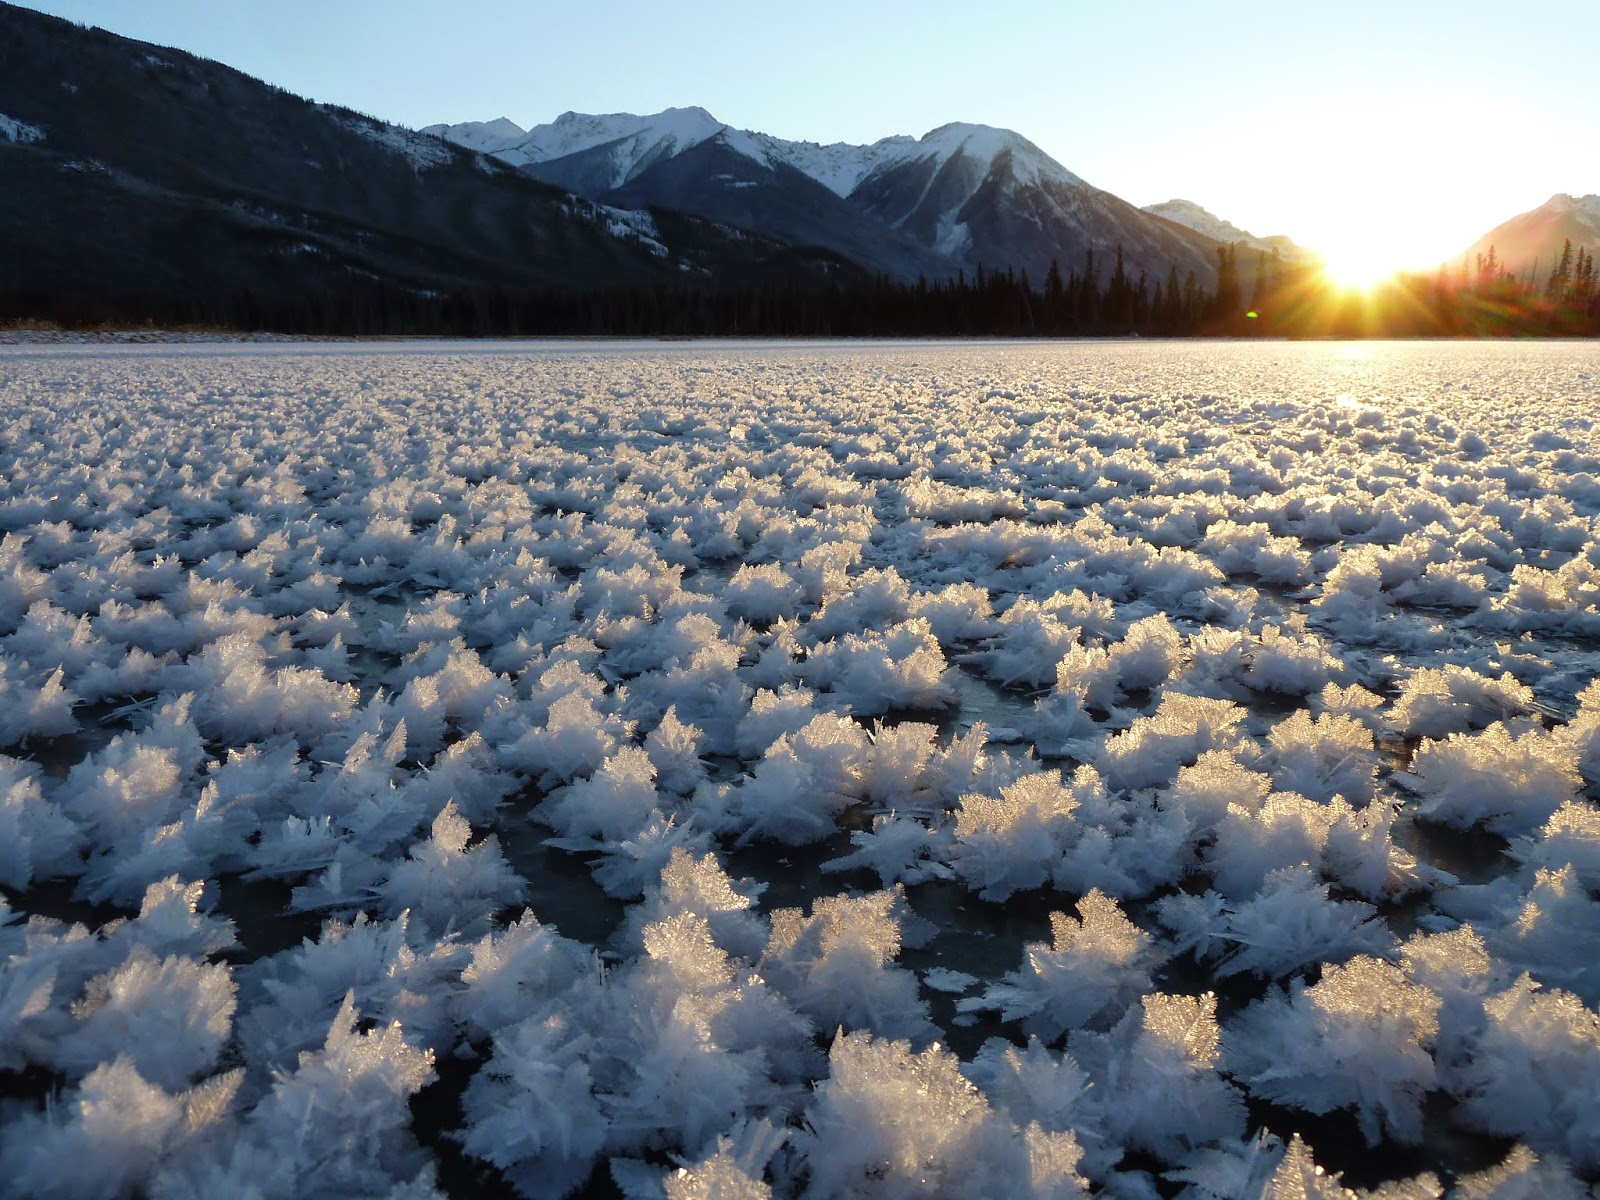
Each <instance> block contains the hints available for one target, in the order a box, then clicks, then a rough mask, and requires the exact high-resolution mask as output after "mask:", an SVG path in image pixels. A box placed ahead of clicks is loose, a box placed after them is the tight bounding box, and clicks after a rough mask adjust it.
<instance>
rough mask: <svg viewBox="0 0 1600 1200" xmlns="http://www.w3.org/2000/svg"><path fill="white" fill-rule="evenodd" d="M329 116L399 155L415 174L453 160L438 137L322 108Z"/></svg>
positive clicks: (330, 108) (333, 109)
mask: <svg viewBox="0 0 1600 1200" xmlns="http://www.w3.org/2000/svg"><path fill="white" fill-rule="evenodd" d="M320 107H321V108H322V109H323V111H324V112H326V113H328V115H329V116H332V117H334V118H335V119H336V120H338V121H339V122H340V123H342V124H343V125H344V126H345V128H346V129H349V130H351V131H352V132H353V133H359V134H361V135H362V136H363V137H366V138H371V139H372V140H373V141H375V142H377V143H378V144H379V145H380V146H382V147H383V148H384V149H386V150H388V151H390V152H391V153H393V154H398V155H400V156H401V157H402V158H404V159H405V160H406V161H407V162H409V163H410V164H411V169H412V170H413V171H426V170H430V169H431V168H433V167H442V166H444V165H445V164H446V163H448V162H449V161H450V158H451V151H450V148H449V147H448V146H445V145H442V144H441V143H440V142H439V140H438V139H437V138H433V137H428V136H426V135H424V134H422V133H419V132H417V131H416V130H413V129H405V128H402V127H401V126H399V125H390V124H388V123H386V122H384V121H378V120H374V119H373V118H371V117H363V116H358V115H355V114H352V113H349V112H347V111H345V110H343V109H338V108H334V107H333V106H331V105H326V104H325V105H321V106H320Z"/></svg>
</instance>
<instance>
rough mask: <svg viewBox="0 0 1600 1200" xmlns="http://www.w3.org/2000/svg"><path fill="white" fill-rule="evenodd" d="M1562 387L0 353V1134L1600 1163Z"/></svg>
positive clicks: (878, 356) (849, 354) (75, 1188)
mask: <svg viewBox="0 0 1600 1200" xmlns="http://www.w3.org/2000/svg"><path fill="white" fill-rule="evenodd" d="M691 115H692V114H691ZM379 132H380V133H381V132H382V131H381V130H380V131H379ZM489 132H493V131H485V134H486V135H487V133H489ZM580 132H581V131H580ZM983 133H984V131H982V130H973V129H970V128H965V129H953V130H948V131H940V136H941V137H942V138H944V141H947V142H949V147H946V148H945V149H941V150H940V151H939V152H940V153H941V154H946V153H948V154H954V153H955V149H954V148H955V147H956V146H957V144H958V143H959V144H960V145H961V146H964V147H967V148H968V149H969V150H970V149H971V147H973V146H979V147H980V148H982V146H984V145H987V143H984V142H983V138H982V137H981V136H980V135H981V134H983ZM946 135H948V136H946ZM585 136H587V135H585ZM930 137H932V135H930ZM574 144H576V143H574ZM930 144H931V143H930ZM408 145H409V144H408ZM433 145H434V146H435V149H436V150H437V152H438V153H446V152H447V151H446V150H444V149H440V148H439V147H438V144H437V143H433ZM940 145H941V146H942V145H943V142H941V143H940ZM401 149H402V150H407V152H408V153H409V150H408V149H407V147H401ZM812 149H814V150H816V153H817V155H819V156H822V157H826V150H827V149H828V148H812ZM897 152H898V151H897ZM907 152H908V153H909V150H908V151H907ZM985 152H987V151H985ZM819 161H820V159H819ZM423 165H426V163H423V162H419V166H423ZM619 219H620V218H619ZM1597 406H1600V374H1597V373H1596V372H1595V370H1594V367H1593V362H1592V347H1587V346H1583V345H1580V344H1576V343H1573V344H1557V343H1551V344H1520V345H1509V344H1496V345H1483V344H1429V345H1425V344H1418V345H1403V344H1392V345H1381V344H1362V345H1337V344H1316V345H1286V344H1276V343H1261V344H1250V343H1238V344H1218V343H1212V344H1205V345H1199V344H1160V343H1147V344H1139V345H1134V344H1130V343H1079V344H1072V345H1049V344H1016V345H1004V346H1001V345H988V344H982V343H966V344H938V343H904V344H896V343H880V344H871V345H850V346H846V345H805V344H783V345H778V344H759V343H743V344H722V343H695V344H644V343H539V344H531V343H530V344H516V343H475V344H465V343H428V344H422V343H415V344H412V343H384V344H361V343H328V344H312V343H290V344H224V343H205V342H190V343H184V344H173V345H167V346H147V345H139V344H128V343H126V342H121V343H119V342H110V343H89V342H77V341H72V340H64V339H58V340H57V341H55V342H53V343H48V342H47V343H36V344H20V345H7V346H4V347H0V411H3V412H4V415H5V423H4V425H3V427H0V429H3V432H0V464H3V470H0V1179H3V1180H4V1181H5V1183H4V1184H3V1185H0V1190H6V1192H7V1194H8V1195H9V1194H16V1195H19V1196H66V1195H70V1196H91V1195H92V1196H108V1197H119V1196H135V1195H139V1196H151V1197H157V1198H167V1197H190V1196H194V1197H199V1196H213V1195H221V1194H249V1195H256V1196H260V1197H264V1198H266V1197H280V1196H281V1197H289V1196H297V1195H305V1194H311V1193H326V1194H341V1195H352V1196H387V1195H394V1196H407V1197H411V1196H415V1197H424V1196H433V1195H440V1194H444V1195H464V1194H469V1193H478V1192H482V1191H483V1190H485V1189H488V1190H493V1189H495V1188H499V1189H501V1190H503V1191H509V1192H513V1193H516V1194H520V1195H524V1196H529V1197H560V1196H565V1195H568V1194H573V1193H584V1194H592V1195H601V1194H617V1192H620V1193H621V1194H623V1195H625V1196H629V1197H645V1196H649V1197H652V1198H653V1200H654V1198H667V1197H698V1196H737V1197H746V1196H748V1197H779V1198H783V1197H789V1198H794V1197H806V1198H808V1200H827V1198H832V1197H870V1196H883V1197H897V1198H898V1197H918V1196H928V1197H935V1196H953V1195H974V1196H977V1195H983V1196H1028V1195H1039V1196H1045V1195H1048V1196H1076V1195H1097V1194H1103V1195H1106V1196H1110V1197H1116V1198H1128V1200H1132V1198H1135V1197H1138V1198H1144V1197H1154V1196H1168V1197H1170V1196H1184V1197H1190V1198H1195V1200H1199V1198H1206V1200H1210V1198H1215V1197H1224V1196H1225V1197H1230V1198H1232V1197H1247V1198H1249V1200H1255V1198H1257V1197H1264V1196H1278V1195H1293V1196H1308V1197H1309V1196H1338V1197H1341V1198H1344V1197H1349V1196H1352V1195H1356V1194H1363V1195H1385V1196H1396V1197H1398V1196H1430V1197H1440V1196H1445V1195H1451V1196H1460V1197H1478V1196H1484V1197H1487V1196H1513V1195H1517V1196H1531V1195H1541V1196H1554V1197H1565V1196H1577V1195H1581V1194H1584V1191H1583V1189H1584V1188H1586V1187H1589V1186H1591V1185H1593V1184H1594V1183H1595V1182H1596V1181H1597V1180H1600V1122H1597V1120H1596V1119H1595V1117H1594V1112H1595V1109H1596V1105H1595V1100H1596V1095H1595V1082H1594V1081H1595V1079H1596V1078H1600V1015H1597V1006H1600V968H1597V967H1596V963H1597V962H1600V933H1597V930H1600V899H1597V892H1600V809H1597V807H1596V804H1597V801H1600V682H1597V681H1596V678H1595V676H1596V673H1597V668H1600V432H1597V430H1596V417H1595V413H1596V412H1597V411H1600V407H1597ZM613 1188H614V1189H616V1191H609V1190H608V1189H613ZM1351 1189H1367V1190H1366V1191H1365V1192H1357V1191H1352V1190H1351ZM1374 1189H1376V1190H1374Z"/></svg>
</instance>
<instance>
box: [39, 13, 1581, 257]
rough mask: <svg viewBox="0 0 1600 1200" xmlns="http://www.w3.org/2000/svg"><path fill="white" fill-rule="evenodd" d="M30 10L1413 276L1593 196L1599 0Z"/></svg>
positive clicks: (377, 91) (327, 72)
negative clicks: (933, 148)
mask: <svg viewBox="0 0 1600 1200" xmlns="http://www.w3.org/2000/svg"><path fill="white" fill-rule="evenodd" d="M28 7H32V8H37V9H39V10H41V11H45V12H51V13H55V14H57V15H59V16H64V17H68V18H71V19H73V20H76V21H80V22H83V23H87V24H93V25H100V26H103V27H104V28H107V29H110V30H112V31H114V32H116V33H122V34H126V35H128V36H130V37H137V38H142V39H144V40H146V41H151V42H157V43H160V44H164V45H171V46H177V47H180V48H181V49H185V50H190V51H193V52H195V53H199V54H203V55H206V56H208V57H210V58H215V59H219V60H221V61H222V62H225V63H228V64H229V65H231V66H235V67H238V68H239V69H240V70H243V71H246V72H248V73H249V74H252V75H257V76H260V77H262V78H264V79H267V80H270V81H271V82H273V83H277V84H280V85H282V86H284V87H287V88H289V89H291V90H292V91H295V92H299V93H302V94H304V95H308V96H311V97H313V98H315V99H318V100H325V101H332V102H336V103H340V104H345V105H349V106H351V107H353V108H357V109H360V110H362V111H365V112H369V113H372V114H374V115H376V116H380V117H383V118H385V119H387V120H391V121H395V122H398V123H400V124H405V125H411V126H420V125H426V124H430V123H432V122H435V121H452V122H453V121H464V120H485V119H489V118H492V117H498V116H507V117H510V118H511V119H512V120H514V121H516V122H518V123H519V124H521V125H523V126H528V125H533V124H537V123H540V122H544V121H548V120H550V119H552V118H553V117H555V116H556V115H557V114H559V113H561V112H563V111H564V110H567V109H574V110H577V111H580V112H654V111H657V110H659V109H661V108H665V107H668V106H670V105H687V104H698V105H701V106H703V107H705V108H707V109H709V110H710V111H711V112H713V113H714V114H716V116H717V117H718V118H719V119H721V120H723V121H726V122H728V123H729V124H732V125H736V126H739V127H742V128H748V129H759V130H762V131H764V132H767V133H772V134H777V135H779V136H782V137H789V138H803V139H807V140H811V141H821V142H828V141H839V140H845V141H853V142H864V141H872V140H874V139H876V138H879V137H883V136H885V135H887V134H892V133H912V134H920V133H924V132H926V131H927V130H928V129H931V128H933V127H934V126H937V125H941V124H944V123H945V122H947V121H953V120H962V121H977V122H982V123H984V124H990V125H999V126H1004V127H1007V128H1011V129H1015V130H1017V131H1019V132H1020V133H1022V134H1024V135H1025V136H1027V137H1028V138H1030V139H1031V140H1033V141H1034V142H1036V143H1037V144H1038V145H1039V146H1041V147H1042V148H1043V149H1044V150H1045V151H1047V152H1048V153H1050V154H1051V155H1052V156H1054V157H1055V158H1056V159H1058V160H1059V161H1060V162H1061V163H1062V164H1063V165H1065V166H1066V167H1068V168H1069V169H1070V170H1072V171H1074V172H1076V173H1077V174H1079V175H1081V176H1082V177H1083V178H1085V179H1087V180H1089V181H1090V182H1091V183H1094V184H1096V185H1098V186H1100V187H1103V188H1106V189H1108V190H1110V191H1112V192H1115V193H1116V194H1118V195H1120V196H1122V197H1124V198H1125V199H1128V200H1131V201H1133V202H1134V203H1136V204H1149V203H1153V202H1155V201H1158V200H1165V199H1168V198H1171V197H1174V196H1182V197H1184V198H1186V199H1191V200H1195V201H1198V202H1199V203H1201V204H1203V205H1205V206H1206V207H1207V208H1209V209H1211V210H1212V211H1213V212H1215V213H1217V214H1218V215H1219V216H1222V217H1225V218H1227V219H1229V220H1231V221H1233V222H1234V223H1236V224H1238V225H1240V226H1241V227H1243V228H1246V229H1249V230H1251V231H1252V232H1255V233H1259V234H1265V233H1280V232H1281V233H1288V234H1290V235H1292V236H1295V237H1297V238H1299V239H1300V240H1302V241H1305V242H1308V243H1310V244H1313V245H1322V246H1324V247H1336V246H1337V244H1338V243H1339V242H1340V241H1341V240H1344V241H1355V240H1362V241H1365V242H1369V243H1370V242H1372V241H1374V239H1382V240H1383V241H1384V247H1383V252H1384V253H1388V254H1391V255H1393V256H1395V257H1396V258H1403V259H1406V260H1415V261H1419V262H1420V261H1437V259H1438V258H1439V257H1442V256H1444V255H1446V254H1449V253H1452V252H1453V251H1456V250H1459V249H1460V248H1462V247H1463V246H1465V245H1466V244H1467V243H1469V242H1470V241H1472V240H1473V239H1474V238H1476V237H1477V236H1478V235H1479V234H1481V233H1483V232H1485V231H1487V230H1488V229H1489V228H1490V227H1491V226H1493V225H1495V224H1498V223H1499V222H1500V221H1501V220H1503V219H1505V218H1506V217H1509V216H1511V215H1513V214H1515V213H1518V212H1522V211H1525V210H1527V209H1529V208H1533V207H1535V206H1536V205H1538V204H1540V203H1542V202H1543V201H1544V200H1546V199H1547V198H1548V197H1549V196H1550V195H1551V194H1552V193H1554V192H1574V193H1578V194H1583V193H1587V192H1600V85H1597V84H1596V83H1595V70H1596V68H1595V66H1594V64H1595V62H1596V54H1597V53H1600V0H1526V2H1524V3H1520V4H1507V3H1505V2H1504V0H1495V2H1489V0H1338V2H1335V3H1325V4H1318V5H1308V4H1301V3H1297V2H1296V0H1283V2H1281V3H1276V4H1270V3H1263V2H1260V0H1217V2H1209V0H1142V2H1141V0H1126V2H1123V3H1117V2H1116V0H1100V2H1098V3H1089V2H1084V0H1057V2H1055V3H1049V2H1045V0H989V2H988V3H977V4H972V3H954V2H951V0H917V2H914V3H911V2H903V0H850V2H841V0H807V2H803V3H797V2H793V0H772V2H769V3H764V4H763V3H760V2H759V0H758V2H754V3H752V2H749V0H744V2H740V3H731V2H726V0H706V2H702V3H687V2H686V3H678V4H672V3H667V2H663V0H655V2H651V3H645V2H641V0H602V2H601V3H596V4H584V3H581V2H573V0H568V2H564V3H551V2H547V0H520V2H519V0H476V2H474V0H461V3H459V4H448V3H443V2H441V0H317V2H311V0H30V2H29V4H28ZM1390 243H1392V245H1391V244H1390Z"/></svg>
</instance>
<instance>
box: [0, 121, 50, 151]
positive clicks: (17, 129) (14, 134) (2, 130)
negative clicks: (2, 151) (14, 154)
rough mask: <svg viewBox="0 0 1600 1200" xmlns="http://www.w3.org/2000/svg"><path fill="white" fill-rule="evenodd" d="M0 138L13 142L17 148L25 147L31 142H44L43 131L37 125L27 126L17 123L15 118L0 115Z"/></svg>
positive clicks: (26, 124)
mask: <svg viewBox="0 0 1600 1200" xmlns="http://www.w3.org/2000/svg"><path fill="white" fill-rule="evenodd" d="M0 138H4V139H5V140H6V141H8V142H15V143H16V144H17V145H19V146H26V145H29V144H30V143H33V142H42V141H44V130H42V129H40V128H39V127H38V126H37V125H29V124H28V123H27V122H26V121H19V120H17V119H16V118H15V117H8V116H6V115H5V113H0Z"/></svg>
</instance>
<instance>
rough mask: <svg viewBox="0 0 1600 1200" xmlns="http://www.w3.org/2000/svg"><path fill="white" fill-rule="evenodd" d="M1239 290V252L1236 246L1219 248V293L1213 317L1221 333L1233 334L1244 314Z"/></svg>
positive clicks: (1212, 307) (1212, 308) (1215, 297)
mask: <svg viewBox="0 0 1600 1200" xmlns="http://www.w3.org/2000/svg"><path fill="white" fill-rule="evenodd" d="M1242 304H1243V298H1242V296H1241V294H1240V288H1239V250H1238V247H1236V246H1218V247H1217V291H1216V294H1215V295H1214V296H1213V297H1212V301H1211V317H1212V322H1213V325H1214V326H1215V328H1216V329H1217V331H1218V332H1220V333H1232V332H1234V331H1235V330H1236V329H1237V328H1238V325H1239V318H1240V316H1241V315H1242V313H1243V309H1242V307H1241V306H1242Z"/></svg>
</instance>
